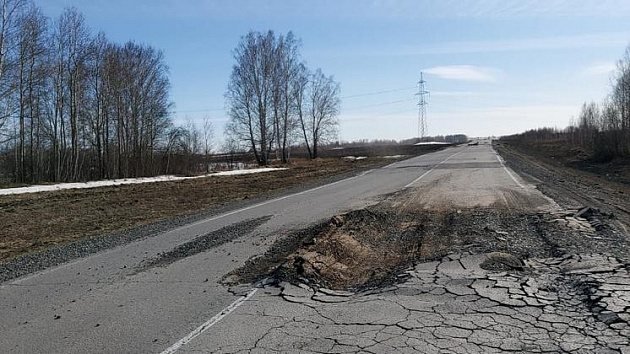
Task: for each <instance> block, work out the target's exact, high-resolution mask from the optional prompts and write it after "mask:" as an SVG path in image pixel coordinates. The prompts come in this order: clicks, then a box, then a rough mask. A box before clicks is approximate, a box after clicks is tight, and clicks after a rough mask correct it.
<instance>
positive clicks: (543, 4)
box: [36, 0, 630, 140]
mask: <svg viewBox="0 0 630 354" xmlns="http://www.w3.org/2000/svg"><path fill="white" fill-rule="evenodd" d="M36 3H37V4H38V5H39V6H41V7H42V8H43V10H44V12H45V13H46V14H47V15H48V16H50V17H53V18H55V17H57V16H58V15H59V14H60V13H61V12H62V10H63V8H64V7H69V6H74V7H76V8H78V9H79V10H80V11H81V12H83V13H84V14H85V16H86V19H87V22H88V24H89V25H90V27H91V28H92V30H93V31H94V32H97V31H99V30H102V31H104V32H105V33H106V34H107V36H108V37H109V38H110V40H113V41H117V42H124V41H127V40H134V41H136V42H141V43H147V44H150V45H153V46H155V47H156V48H159V49H162V50H163V51H164V53H165V56H166V60H167V62H168V64H169V66H170V77H171V84H172V100H173V102H174V103H175V113H174V115H175V119H176V122H183V121H184V120H185V119H186V117H188V118H190V119H192V120H193V121H197V122H199V124H201V121H202V118H203V116H204V115H208V116H209V117H210V118H211V119H212V121H213V124H214V126H215V130H216V135H217V136H218V137H219V138H220V135H221V133H222V131H223V124H224V122H225V121H226V120H227V116H226V113H225V110H224V98H223V94H224V92H225V89H226V87H227V82H228V79H229V75H230V71H231V66H232V65H233V58H232V50H233V49H234V47H235V46H236V45H237V43H238V41H239V38H240V36H242V35H244V34H245V33H246V32H247V31H249V30H260V31H266V30H268V29H273V30H274V31H276V32H283V33H284V32H287V31H289V30H292V31H293V32H294V33H295V34H296V36H297V37H299V38H301V39H302V42H303V46H302V55H303V58H304V59H305V60H306V61H307V62H308V64H309V66H310V67H311V68H313V69H315V68H318V67H320V68H322V70H323V71H324V72H325V73H326V74H329V75H334V77H335V79H336V80H337V81H339V82H340V83H341V91H342V97H344V98H343V100H342V109H341V114H340V138H341V139H344V140H354V139H361V138H367V139H375V138H387V139H403V138H409V137H413V136H415V135H416V132H417V107H416V105H415V104H416V97H415V96H414V92H415V88H414V86H415V85H416V82H417V81H418V79H419V75H420V71H424V72H425V79H426V80H427V88H428V89H429V91H431V97H430V99H429V106H428V128H429V134H431V135H434V134H453V133H465V134H468V135H470V136H488V135H502V134H510V133H515V132H520V131H523V130H526V129H531V128H536V127H540V126H555V127H564V126H566V125H567V124H568V122H569V120H570V119H571V117H572V116H576V115H577V114H578V113H579V109H580V106H581V104H582V102H584V101H587V100H596V101H600V100H602V99H603V98H604V97H605V96H606V95H607V93H608V92H609V90H610V74H611V71H612V69H613V68H614V64H615V62H616V61H617V60H618V59H620V58H621V57H622V55H623V53H624V50H625V48H626V46H627V45H628V44H629V43H630V21H629V20H630V1H627V0H619V1H605V0H599V1H591V0H573V1H570V0H568V1H554V0H545V1H527V0H521V1H507V0H485V1H483V0H481V1H466V0H458V1H455V0H442V1H420V0H417V1H413V0H410V1H402V0H373V1H342V0H336V1H334V0H318V1H317V0H316V1H295V0H294V1H253V0H248V1H237V0H234V1H227V0H226V1H209V0H133V1H129V0H90V1H87V0H83V1H81V0H45V1H44V0H38V1H36ZM390 90H392V91H393V92H388V93H380V94H372V95H365V94H367V93H373V92H381V91H390Z"/></svg>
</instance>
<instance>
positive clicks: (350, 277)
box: [223, 202, 590, 291]
mask: <svg viewBox="0 0 630 354" xmlns="http://www.w3.org/2000/svg"><path fill="white" fill-rule="evenodd" d="M554 218H557V216H555V215H551V214H544V213H540V212H533V211H532V212H526V211H510V210H497V209H465V210H447V211H416V212H408V211H400V210H399V209H396V208H393V207H391V205H390V204H388V203H387V202H384V203H381V204H379V205H377V206H373V207H370V208H366V209H360V210H355V211H351V212H348V213H345V214H340V215H337V216H335V217H333V218H332V219H330V220H327V221H325V222H322V223H319V224H317V225H315V226H313V227H310V228H307V229H303V230H298V231H295V232H293V233H291V234H290V235H289V236H288V237H283V238H281V239H280V240H279V241H278V242H277V243H276V244H274V245H273V246H272V247H271V249H270V250H269V251H268V252H267V253H265V254H264V255H263V256H258V257H256V258H254V259H250V260H249V261H248V262H246V264H245V265H244V266H243V267H241V268H239V269H237V270H235V271H233V272H231V273H230V274H228V275H227V276H226V277H224V279H223V281H224V283H227V284H230V285H233V284H237V283H254V282H257V281H260V280H262V279H265V278H267V279H272V281H276V282H281V281H284V282H290V283H294V284H296V283H306V284H309V285H311V286H314V287H324V288H329V289H336V290H353V291H361V290H366V289H370V288H378V287H383V286H387V285H391V284H393V283H395V282H398V281H401V280H404V277H403V276H401V275H404V271H405V270H406V269H409V268H410V267H412V266H413V265H414V264H417V263H421V262H427V261H432V260H437V259H441V258H442V257H444V256H446V255H447V254H452V253H467V254H484V253H485V254H489V255H490V256H489V257H488V262H486V263H485V264H484V268H485V269H488V270H492V271H502V270H508V269H509V270H515V271H519V270H523V267H524V264H523V262H522V261H523V260H526V259H528V258H532V257H534V258H548V257H556V256H558V255H561V254H564V253H565V252H567V251H571V250H573V249H575V250H578V249H580V248H584V247H589V246H586V245H585V243H587V242H589V240H590V239H589V238H585V237H581V236H580V234H579V233H580V231H581V230H576V229H575V228H571V227H568V226H567V225H565V224H563V223H557V222H552V220H554ZM493 252H494V253H493Z"/></svg>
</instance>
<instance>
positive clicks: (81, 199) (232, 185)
mask: <svg viewBox="0 0 630 354" xmlns="http://www.w3.org/2000/svg"><path fill="white" fill-rule="evenodd" d="M391 162H392V161H391V160H385V159H366V160H361V161H354V162H347V161H343V160H340V159H318V160H314V161H305V160H295V161H294V162H293V163H292V164H291V165H290V169H288V170H284V171H277V172H271V173H262V174H251V175H241V176H224V177H210V178H201V179H194V180H186V181H179V182H160V183H146V184H136V185H124V186H113V187H103V188H93V189H74V190H63V191H57V192H46V193H34V194H21V195H13V196H2V197H0V261H3V260H8V259H10V258H13V257H16V256H18V255H22V254H25V253H28V252H32V251H38V250H43V249H46V248H49V247H51V246H54V245H59V244H65V243H69V242H72V241H74V240H77V239H81V238H84V237H89V236H95V235H99V234H105V233H111V232H116V231H122V230H125V229H130V228H133V227H137V226H141V225H147V224H151V223H153V222H156V221H159V220H162V219H166V218H170V217H174V216H179V215H187V214H191V213H196V212H202V211H206V210H209V209H211V208H213V207H217V206H220V205H223V204H226V203H230V202H235V201H240V200H244V199H251V198H259V197H265V196H271V195H273V194H274V193H279V192H280V191H282V190H286V189H288V188H292V187H298V186H302V185H308V184H313V183H315V182H316V181H317V180H318V179H322V178H325V177H330V176H333V175H338V174H342V173H345V172H349V171H352V170H357V169H362V168H367V167H372V166H378V165H383V164H387V163H391Z"/></svg>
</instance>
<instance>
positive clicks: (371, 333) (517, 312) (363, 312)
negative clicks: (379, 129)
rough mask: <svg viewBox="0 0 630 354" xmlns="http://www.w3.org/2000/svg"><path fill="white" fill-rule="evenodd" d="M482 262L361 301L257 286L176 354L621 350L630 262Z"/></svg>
mask: <svg viewBox="0 0 630 354" xmlns="http://www.w3.org/2000/svg"><path fill="white" fill-rule="evenodd" d="M485 259H486V256H485V255H471V254H464V255H461V254H452V255H449V256H447V257H444V258H443V259H442V260H441V261H435V262H429V263H421V264H419V265H417V266H416V267H414V268H413V269H409V270H408V271H407V272H406V274H408V275H409V278H408V280H407V281H405V282H404V283H402V284H398V285H396V286H392V287H389V288H386V289H381V290H378V291H372V292H367V293H362V294H353V293H350V292H339V291H331V290H327V289H319V290H317V291H315V290H313V289H312V288H310V287H308V286H305V285H292V284H288V283H283V284H280V287H275V288H274V287H266V288H264V291H262V292H259V294H260V295H258V296H255V297H254V298H252V299H250V300H248V301H247V302H246V303H245V304H244V305H243V306H241V307H240V308H239V309H238V311H237V312H236V313H234V314H232V315H231V316H229V317H228V318H226V319H224V320H223V321H222V322H221V323H220V325H218V326H215V327H214V328H213V330H212V333H209V334H208V335H205V336H203V337H200V338H198V339H197V340H196V341H194V342H192V343H191V344H190V345H189V346H187V347H186V348H184V349H182V350H181V352H183V353H210V352H212V353H272V352H273V353H498V352H516V353H523V352H531V353H565V352H566V353H619V352H621V353H630V325H629V324H630V314H629V313H628V309H629V308H630V307H629V306H630V273H629V270H630V268H629V265H630V264H628V263H624V262H623V261H621V260H619V259H617V258H614V257H608V256H604V255H600V254H589V255H569V256H564V257H560V258H547V259H530V260H527V261H526V267H527V268H528V269H529V271H528V272H527V273H524V272H490V271H487V270H484V269H482V268H481V267H480V264H481V263H482V262H484V261H485ZM237 339H238V340H237Z"/></svg>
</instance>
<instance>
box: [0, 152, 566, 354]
mask: <svg viewBox="0 0 630 354" xmlns="http://www.w3.org/2000/svg"><path fill="white" fill-rule="evenodd" d="M406 188H407V189H409V188H413V189H414V190H417V189H421V190H423V193H416V194H415V195H417V196H419V197H417V198H421V200H416V202H417V203H419V204H421V205H424V206H425V207H427V208H436V207H444V206H450V207H452V206H455V207H457V206H458V205H461V206H462V207H471V206H475V205H480V206H493V205H497V206H499V205H501V206H504V207H508V208H512V207H519V206H522V205H523V203H524V202H526V204H527V206H528V207H529V208H541V209H544V208H553V207H554V206H553V202H552V201H550V200H548V199H547V198H545V197H544V196H542V194H540V193H539V192H538V191H537V190H536V189H534V188H533V187H531V186H529V185H527V184H526V183H525V182H523V181H522V180H521V179H520V177H518V176H517V175H516V174H515V173H514V172H512V171H510V170H509V169H507V168H505V166H504V165H503V164H502V162H501V161H500V159H499V158H498V156H497V155H496V154H495V153H494V151H493V150H492V147H491V146H490V145H487V144H481V145H479V146H470V147H453V148H448V149H445V150H442V151H439V152H435V153H431V154H427V155H423V156H419V157H415V158H412V159H409V160H405V161H402V162H398V163H395V164H392V165H389V166H386V167H383V168H379V169H375V170H371V171H368V172H367V173H363V174H361V175H359V176H356V177H352V178H349V179H345V180H342V181H339V182H335V183H331V184H328V185H325V186H322V187H318V188H315V189H311V190H308V191H304V192H300V193H297V194H292V195H287V196H283V197H281V198H277V199H273V200H269V201H266V202H263V203H260V204H255V205H251V206H249V207H246V208H244V209H239V210H234V211H232V212H228V213H225V214H222V215H218V216H214V217H212V218H209V219H206V220H202V221H199V222H196V223H194V224H190V225H187V226H185V227H181V228H178V229H175V230H172V231H169V232H166V233H163V234H159V235H155V236H154V237H151V238H148V239H144V240H141V241H138V242H134V243H131V244H128V245H125V246H122V247H118V248H114V249H111V250H108V251H105V252H101V253H98V254H95V255H92V256H89V257H86V258H83V259H79V260H76V261H73V262H70V263H67V264H64V265H61V266H58V267H55V268H51V269H48V270H45V271H43V272H39V273H36V274H32V275H30V276H26V277H23V278H20V279H17V280H14V281H11V282H7V283H4V284H2V285H0V314H2V316H0V333H1V335H0V352H3V353H87V352H90V353H99V352H102V353H145V352H146V353H151V352H162V351H163V350H166V349H167V348H172V349H177V350H183V351H185V350H187V348H188V347H189V346H190V345H192V344H193V343H194V342H195V341H203V340H204V338H205V340H206V343H210V342H211V341H210V342H208V340H209V339H208V337H207V336H209V335H211V334H212V333H213V331H212V330H205V329H207V328H204V330H205V331H201V332H203V333H201V332H200V331H198V332H195V329H198V327H199V326H200V325H202V324H204V323H206V324H212V325H214V323H217V322H216V319H217V318H221V316H219V317H216V316H217V314H220V313H221V311H223V310H225V309H226V308H228V310H229V309H231V308H230V307H229V306H230V305H231V304H233V303H234V302H235V301H236V300H238V299H242V298H241V296H240V295H234V294H231V293H230V292H228V290H227V288H226V287H224V286H222V285H220V284H218V283H217V281H218V280H219V279H220V278H221V277H222V276H223V275H225V274H226V273H228V272H229V271H231V270H233V269H235V268H237V267H239V266H241V265H242V264H243V263H244V262H245V261H246V260H247V259H248V258H250V257H252V256H255V255H259V254H262V253H263V252H264V251H265V250H266V248H267V247H268V246H269V245H270V244H271V243H273V241H274V240H276V239H277V238H278V237H282V236H283V235H285V234H286V233H287V232H289V231H290V230H293V229H297V228H302V227H304V226H306V225H309V224H311V223H313V222H316V221H319V220H322V219H326V218H330V217H331V216H333V215H335V214H337V213H340V212H343V211H348V210H352V209H356V208H360V207H364V206H366V205H369V204H372V203H377V202H378V201H379V200H380V199H381V198H383V196H385V195H387V194H390V193H392V192H396V191H400V190H402V189H406ZM265 216H268V217H270V219H269V220H268V221H266V222H264V223H263V224H262V225H260V226H258V227H256V228H255V229H254V230H253V231H252V232H248V233H247V234H245V235H242V236H241V237H239V238H237V239H236V240H234V241H232V242H228V243H226V244H223V245H221V246H218V247H215V248H212V249H210V250H208V251H206V252H203V253H200V254H196V255H193V256H190V257H187V258H184V259H182V260H179V261H177V262H175V263H172V264H170V265H167V266H164V267H152V268H148V269H145V270H143V271H141V272H138V271H137V267H138V266H140V265H141V264H142V262H143V261H146V260H147V259H150V258H152V257H156V256H157V255H158V254H160V253H161V252H167V251H169V250H172V249H173V248H175V247H177V246H178V245H180V244H183V243H185V242H187V241H190V240H192V239H194V238H195V237H197V236H199V235H204V234H207V233H209V232H212V231H215V230H218V229H221V228H223V227H226V226H229V225H234V224H236V223H239V222H243V221H244V220H251V219H255V218H260V217H265ZM251 295H252V297H253V296H254V295H256V294H251ZM235 311H238V310H235ZM230 316H232V314H228V315H227V316H226V318H230ZM213 318H214V320H213ZM223 320H224V321H225V319H223ZM218 323H219V324H220V323H221V322H218ZM261 328H262V327H261ZM191 333H193V335H191ZM197 335H199V336H198V337H196V336H197ZM192 337H195V338H192ZM182 339H185V340H183V341H180V340H182ZM221 340H222V341H226V340H228V341H229V340H234V341H239V340H240V339H239V338H231V339H230V338H225V337H223V338H221ZM178 341H180V342H179V344H178V345H175V347H173V345H174V344H176V343H178ZM204 351H208V352H212V351H213V350H212V348H209V347H205V349H204Z"/></svg>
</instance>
